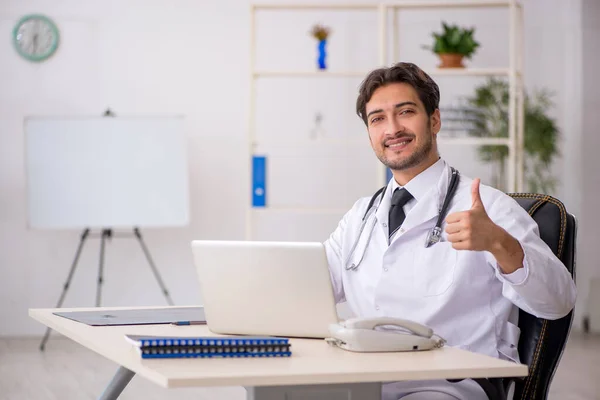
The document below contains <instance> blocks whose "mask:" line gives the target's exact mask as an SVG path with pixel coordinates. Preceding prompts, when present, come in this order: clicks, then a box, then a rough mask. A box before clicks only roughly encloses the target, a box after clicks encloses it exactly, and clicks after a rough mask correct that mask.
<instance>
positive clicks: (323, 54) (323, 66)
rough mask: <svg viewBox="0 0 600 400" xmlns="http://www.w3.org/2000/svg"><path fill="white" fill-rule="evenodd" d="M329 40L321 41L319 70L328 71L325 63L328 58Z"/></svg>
mask: <svg viewBox="0 0 600 400" xmlns="http://www.w3.org/2000/svg"><path fill="white" fill-rule="evenodd" d="M326 46H327V39H324V40H319V59H318V60H317V61H318V63H319V69H327V64H326V62H325V60H326V58H327V49H326Z"/></svg>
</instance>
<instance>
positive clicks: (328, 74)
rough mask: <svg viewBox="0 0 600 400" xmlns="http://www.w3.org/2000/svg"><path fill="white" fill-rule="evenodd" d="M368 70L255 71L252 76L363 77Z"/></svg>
mask: <svg viewBox="0 0 600 400" xmlns="http://www.w3.org/2000/svg"><path fill="white" fill-rule="evenodd" d="M368 73H369V71H318V70H314V71H310V70H307V71H256V72H254V74H253V75H254V77H256V78H258V77H272V78H278V77H286V78H290V77H291V78H294V77H295V78H306V77H315V76H318V77H330V78H331V77H336V76H337V77H359V78H364V77H365V76H367V74H368Z"/></svg>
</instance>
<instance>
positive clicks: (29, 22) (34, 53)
mask: <svg viewBox="0 0 600 400" xmlns="http://www.w3.org/2000/svg"><path fill="white" fill-rule="evenodd" d="M58 38H59V35H58V29H57V27H56V25H55V24H54V22H52V21H51V20H50V19H49V18H47V17H45V16H43V15H28V16H25V17H23V18H21V20H20V21H19V22H18V23H17V25H15V28H14V30H13V43H14V45H15V48H16V50H17V52H18V53H19V54H20V55H21V56H22V57H24V58H26V59H27V60H30V61H43V60H45V59H47V58H48V57H50V56H51V55H52V54H54V52H55V51H56V49H57V47H58Z"/></svg>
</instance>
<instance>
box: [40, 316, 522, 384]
mask: <svg viewBox="0 0 600 400" xmlns="http://www.w3.org/2000/svg"><path fill="white" fill-rule="evenodd" d="M123 308H125V307H118V308H117V307H113V308H103V309H104V310H107V311H108V310H114V309H123ZM138 308H144V307H138ZM92 309H93V310H97V309H95V308H88V309H84V308H77V309H67V308H61V309H30V310H29V315H30V316H31V317H32V318H34V319H35V320H37V321H39V322H41V323H42V324H44V325H46V326H48V327H50V328H52V329H53V330H55V331H57V332H59V333H61V334H63V335H65V336H66V337H68V338H70V339H72V340H74V341H75V342H78V343H79V344H81V345H83V346H85V347H87V348H89V349H91V350H92V351H94V352H96V353H98V354H100V355H102V356H104V357H106V358H108V359H110V360H112V361H114V362H115V363H117V364H119V365H122V366H124V367H125V368H128V369H130V370H131V371H134V372H135V373H136V374H138V375H140V376H143V377H144V378H146V379H149V380H150V381H153V382H155V383H156V384H158V385H160V386H163V387H185V386H273V385H303V384H331V383H351V382H390V381H401V380H424V379H453V378H468V377H470V378H480V377H482V378H484V377H504V376H525V375H527V366H525V365H520V364H515V363H512V362H508V361H503V360H499V359H495V358H492V357H488V356H483V355H479V354H475V353H471V352H467V351H464V350H460V349H455V348H451V347H443V348H441V349H435V350H430V351H424V352H406V353H353V352H349V351H345V350H342V349H339V348H335V347H332V346H330V345H328V344H327V343H326V342H325V341H324V340H320V339H291V340H290V342H291V344H292V356H291V357H289V358H248V359H243V358H236V359H221V358H219V359H203V358H191V359H142V358H141V357H140V356H139V354H138V353H137V352H136V350H135V348H134V347H133V346H132V345H131V344H130V343H129V342H127V341H126V340H125V337H124V335H125V334H142V335H177V336H184V337H185V336H219V335H215V334H213V333H211V332H210V331H209V330H208V328H207V327H206V326H203V325H195V326H173V325H137V326H88V325H85V324H82V323H78V322H75V321H72V320H69V319H67V318H63V317H59V316H56V315H54V314H52V313H53V312H55V311H83V310H92Z"/></svg>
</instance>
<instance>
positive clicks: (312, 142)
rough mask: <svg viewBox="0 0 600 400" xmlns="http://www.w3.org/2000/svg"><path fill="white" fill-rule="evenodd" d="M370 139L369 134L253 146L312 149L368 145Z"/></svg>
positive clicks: (256, 144) (273, 142)
mask: <svg viewBox="0 0 600 400" xmlns="http://www.w3.org/2000/svg"><path fill="white" fill-rule="evenodd" d="M368 143H369V138H368V136H367V133H366V132H365V135H364V137H363V138H360V139H314V140H270V141H267V140H265V141H258V140H255V141H254V142H252V146H263V147H311V146H322V145H324V144H326V145H353V146H357V145H367V144H368Z"/></svg>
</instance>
